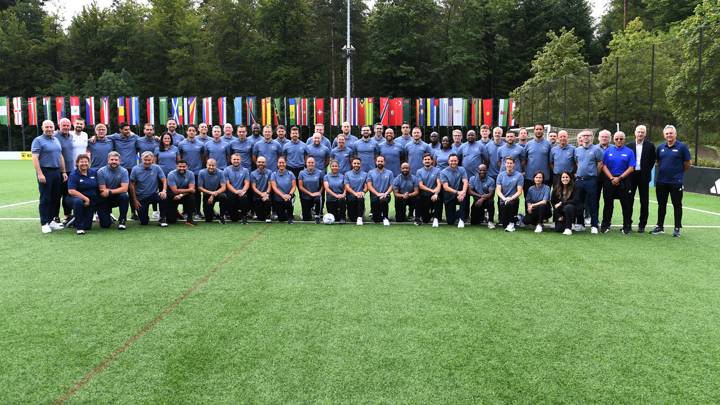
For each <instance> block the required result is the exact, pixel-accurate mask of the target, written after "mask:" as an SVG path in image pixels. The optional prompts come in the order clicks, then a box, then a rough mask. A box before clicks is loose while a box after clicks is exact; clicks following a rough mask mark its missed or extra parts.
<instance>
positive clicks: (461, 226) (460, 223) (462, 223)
mask: <svg viewBox="0 0 720 405" xmlns="http://www.w3.org/2000/svg"><path fill="white" fill-rule="evenodd" d="M458 228H465V222H463V220H462V219H461V220H459V221H458Z"/></svg>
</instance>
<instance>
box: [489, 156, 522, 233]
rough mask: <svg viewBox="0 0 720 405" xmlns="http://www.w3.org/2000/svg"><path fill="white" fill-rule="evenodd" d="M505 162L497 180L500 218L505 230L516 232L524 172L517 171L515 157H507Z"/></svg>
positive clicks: (496, 190) (496, 192) (496, 189)
mask: <svg viewBox="0 0 720 405" xmlns="http://www.w3.org/2000/svg"><path fill="white" fill-rule="evenodd" d="M504 162H505V170H504V171H502V172H500V174H498V177H497V180H496V181H495V183H496V185H495V194H497V196H498V211H499V218H498V219H499V221H500V224H501V225H502V226H503V228H505V231H507V232H515V221H517V213H518V207H519V205H520V203H519V201H520V196H521V195H522V192H523V183H524V178H523V175H522V173H520V172H516V171H515V160H514V159H513V157H511V156H508V157H506V158H505V160H504Z"/></svg>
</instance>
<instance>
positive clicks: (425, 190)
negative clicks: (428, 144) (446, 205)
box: [415, 137, 447, 228]
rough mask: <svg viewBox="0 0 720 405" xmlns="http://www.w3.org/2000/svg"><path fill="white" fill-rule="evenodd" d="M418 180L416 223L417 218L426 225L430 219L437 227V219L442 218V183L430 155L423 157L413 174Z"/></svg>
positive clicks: (433, 225)
mask: <svg viewBox="0 0 720 405" xmlns="http://www.w3.org/2000/svg"><path fill="white" fill-rule="evenodd" d="M445 138H446V139H447V137H445ZM415 176H417V179H418V189H419V190H420V196H419V197H418V203H417V204H416V207H417V210H416V211H415V212H416V215H415V216H416V218H415V219H416V221H415V223H417V219H418V217H419V218H420V219H422V222H424V223H426V224H427V223H428V222H430V220H431V219H432V227H433V228H437V227H438V222H439V221H438V218H441V217H442V204H443V199H442V183H441V182H440V169H438V168H437V167H435V166H433V157H432V155H431V154H429V153H428V154H426V155H425V156H423V167H422V169H420V170H418V171H417V172H415Z"/></svg>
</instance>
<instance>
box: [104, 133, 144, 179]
mask: <svg viewBox="0 0 720 405" xmlns="http://www.w3.org/2000/svg"><path fill="white" fill-rule="evenodd" d="M108 138H109V139H110V140H112V142H113V149H114V150H115V152H117V153H119V154H120V165H121V166H122V167H124V168H126V169H128V171H129V172H132V169H133V168H134V167H135V165H136V164H137V152H138V149H137V141H138V136H137V135H135V134H130V136H128V137H124V136H123V135H122V134H112V135H110V136H108Z"/></svg>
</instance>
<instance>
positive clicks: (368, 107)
mask: <svg viewBox="0 0 720 405" xmlns="http://www.w3.org/2000/svg"><path fill="white" fill-rule="evenodd" d="M374 124H375V98H374V97H365V125H370V126H372V125H374Z"/></svg>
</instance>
